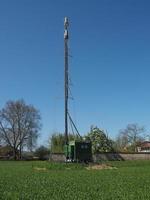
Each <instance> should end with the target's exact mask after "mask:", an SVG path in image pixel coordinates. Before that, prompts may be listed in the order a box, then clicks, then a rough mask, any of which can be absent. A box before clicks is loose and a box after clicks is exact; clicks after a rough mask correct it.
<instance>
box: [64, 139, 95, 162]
mask: <svg viewBox="0 0 150 200" xmlns="http://www.w3.org/2000/svg"><path fill="white" fill-rule="evenodd" d="M65 156H66V161H70V162H91V161H92V145H91V142H90V141H78V140H74V141H70V142H69V143H68V145H65Z"/></svg>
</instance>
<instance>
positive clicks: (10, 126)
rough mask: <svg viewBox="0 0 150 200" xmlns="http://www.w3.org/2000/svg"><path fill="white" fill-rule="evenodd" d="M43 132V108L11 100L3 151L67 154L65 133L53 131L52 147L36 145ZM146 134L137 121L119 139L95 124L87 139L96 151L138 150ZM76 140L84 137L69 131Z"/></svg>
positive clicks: (1, 127)
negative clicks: (41, 111)
mask: <svg viewBox="0 0 150 200" xmlns="http://www.w3.org/2000/svg"><path fill="white" fill-rule="evenodd" d="M40 131H41V116H40V112H39V110H38V109H36V108H35V107H34V106H33V105H27V104H26V103H25V101H24V100H16V101H8V102H7V103H6V105H5V106H4V107H3V108H2V109H1V110H0V146H1V147H3V150H6V149H8V150H9V153H10V154H12V157H13V158H14V159H22V153H23V151H28V152H33V151H35V155H40V156H41V157H42V155H43V154H44V152H45V154H46V153H48V152H50V151H51V152H52V153H63V148H64V144H65V137H64V133H53V134H52V135H51V136H50V139H49V141H48V143H49V145H48V147H44V146H41V147H39V148H36V144H37V139H38V137H39V135H40ZM145 133H146V130H145V128H144V126H139V125H138V124H136V123H133V124H128V125H127V127H126V128H125V129H121V130H120V131H119V134H118V135H117V137H116V139H111V138H110V137H108V134H107V132H106V131H104V130H103V129H101V128H99V127H97V126H91V128H90V131H89V132H88V133H86V134H85V135H84V136H83V138H85V139H86V140H90V141H91V142H92V151H93V153H100V152H116V151H117V152H137V147H138V146H139V145H140V144H141V143H142V142H143V141H144V140H145ZM74 139H77V140H78V139H80V138H79V137H78V136H77V135H73V134H69V140H74ZM4 147H5V148H4ZM6 147H7V148H6ZM35 149H36V150H35ZM0 152H1V151H0ZM40 156H39V157H40Z"/></svg>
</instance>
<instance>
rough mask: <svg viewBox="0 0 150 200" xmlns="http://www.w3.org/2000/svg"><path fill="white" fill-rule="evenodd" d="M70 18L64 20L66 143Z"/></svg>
mask: <svg viewBox="0 0 150 200" xmlns="http://www.w3.org/2000/svg"><path fill="white" fill-rule="evenodd" d="M68 26H69V22H68V18H67V17H65V20H64V48H65V49H64V51H65V60H64V61H65V80H64V81H65V144H66V145H68Z"/></svg>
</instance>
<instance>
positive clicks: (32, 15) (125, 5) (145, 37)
mask: <svg viewBox="0 0 150 200" xmlns="http://www.w3.org/2000/svg"><path fill="white" fill-rule="evenodd" d="M65 16H68V17H69V19H70V41H69V47H70V55H71V56H72V57H70V60H69V63H70V74H71V79H72V82H73V86H72V93H73V96H74V101H72V102H71V106H70V110H71V113H72V115H73V118H74V120H75V122H76V124H77V126H78V129H79V131H80V133H81V134H84V133H86V132H88V131H89V129H90V126H91V125H97V126H98V127H101V128H103V129H107V131H108V132H109V136H111V137H112V138H115V136H116V135H117V134H118V131H119V129H121V128H125V127H126V125H127V124H128V123H135V122H136V123H139V125H145V127H146V128H147V131H148V132H149V131H150V89H149V88H150V1H149V0H125V1H123V0H122V1H121V0H13V1H12V0H1V1H0V94H1V95H0V108H2V107H3V106H4V105H5V103H6V101H8V100H9V99H11V100H16V99H21V98H23V99H24V100H25V101H26V103H27V104H33V105H34V106H35V107H36V108H38V109H39V110H40V112H41V115H42V124H43V128H42V130H41V137H40V139H39V143H40V144H42V143H45V142H46V140H47V138H48V136H49V135H50V134H52V133H53V132H54V131H60V132H63V131H64V113H63V111H64V100H63V97H64V94H63V90H64V85H63V84H64V83H63V80H64V77H63V75H64V72H63V70H64V46H63V45H64V43H63V31H64V30H63V28H64V27H63V19H64V17H65Z"/></svg>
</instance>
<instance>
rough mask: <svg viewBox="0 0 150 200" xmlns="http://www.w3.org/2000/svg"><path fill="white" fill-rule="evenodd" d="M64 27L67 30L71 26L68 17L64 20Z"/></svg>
mask: <svg viewBox="0 0 150 200" xmlns="http://www.w3.org/2000/svg"><path fill="white" fill-rule="evenodd" d="M64 26H65V28H67V27H68V26H69V20H68V17H65V19H64Z"/></svg>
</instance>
